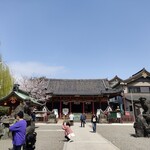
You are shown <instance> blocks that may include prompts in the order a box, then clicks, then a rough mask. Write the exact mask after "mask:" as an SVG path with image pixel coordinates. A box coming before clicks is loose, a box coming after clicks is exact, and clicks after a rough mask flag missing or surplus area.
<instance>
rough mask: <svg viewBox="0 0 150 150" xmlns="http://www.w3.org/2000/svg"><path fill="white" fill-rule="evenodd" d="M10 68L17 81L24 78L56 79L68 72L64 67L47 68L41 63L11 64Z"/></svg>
mask: <svg viewBox="0 0 150 150" xmlns="http://www.w3.org/2000/svg"><path fill="white" fill-rule="evenodd" d="M8 66H9V67H10V70H11V72H12V74H13V76H14V77H15V79H16V80H17V79H21V78H22V77H24V76H27V77H43V76H44V77H48V78H56V77H57V76H59V74H61V73H64V72H66V71H65V68H64V67H63V66H47V65H45V64H42V63H39V62H11V63H10V64H8Z"/></svg>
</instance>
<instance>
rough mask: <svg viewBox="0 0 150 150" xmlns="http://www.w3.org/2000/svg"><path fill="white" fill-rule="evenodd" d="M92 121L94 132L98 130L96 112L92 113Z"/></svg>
mask: <svg viewBox="0 0 150 150" xmlns="http://www.w3.org/2000/svg"><path fill="white" fill-rule="evenodd" d="M91 122H92V128H93V132H96V123H97V116H96V115H95V114H93V115H92V118H91Z"/></svg>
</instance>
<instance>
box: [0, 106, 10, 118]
mask: <svg viewBox="0 0 150 150" xmlns="http://www.w3.org/2000/svg"><path fill="white" fill-rule="evenodd" d="M8 113H9V107H3V106H0V116H3V115H8Z"/></svg>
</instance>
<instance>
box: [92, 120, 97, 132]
mask: <svg viewBox="0 0 150 150" xmlns="http://www.w3.org/2000/svg"><path fill="white" fill-rule="evenodd" d="M92 127H93V132H96V122H93V123H92Z"/></svg>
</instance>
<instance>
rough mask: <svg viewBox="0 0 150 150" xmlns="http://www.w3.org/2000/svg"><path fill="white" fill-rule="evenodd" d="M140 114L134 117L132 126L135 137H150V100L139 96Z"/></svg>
mask: <svg viewBox="0 0 150 150" xmlns="http://www.w3.org/2000/svg"><path fill="white" fill-rule="evenodd" d="M139 100H140V103H141V107H142V108H143V112H142V114H140V115H138V116H137V117H136V120H135V123H134V128H135V134H136V137H150V100H147V99H146V98H144V97H141V98H139Z"/></svg>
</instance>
